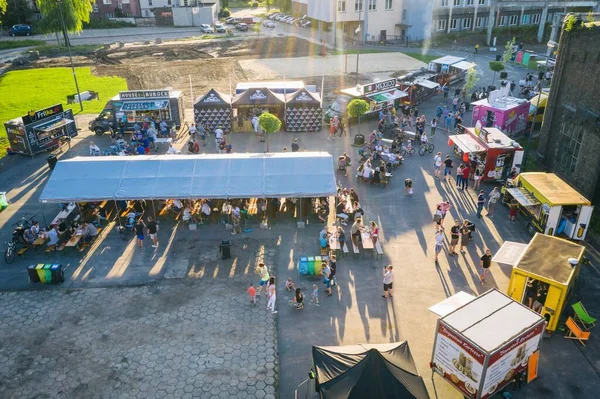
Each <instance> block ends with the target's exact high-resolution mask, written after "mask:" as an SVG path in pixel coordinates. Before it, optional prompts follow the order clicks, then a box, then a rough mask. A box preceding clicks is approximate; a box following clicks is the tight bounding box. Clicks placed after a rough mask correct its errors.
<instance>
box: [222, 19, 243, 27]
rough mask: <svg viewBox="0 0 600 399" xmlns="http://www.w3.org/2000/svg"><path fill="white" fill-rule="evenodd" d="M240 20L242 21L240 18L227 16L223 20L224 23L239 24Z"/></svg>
mask: <svg viewBox="0 0 600 399" xmlns="http://www.w3.org/2000/svg"><path fill="white" fill-rule="evenodd" d="M240 22H242V20H241V18H236V17H229V18H227V19H226V20H225V23H226V24H231V25H235V24H239V23H240Z"/></svg>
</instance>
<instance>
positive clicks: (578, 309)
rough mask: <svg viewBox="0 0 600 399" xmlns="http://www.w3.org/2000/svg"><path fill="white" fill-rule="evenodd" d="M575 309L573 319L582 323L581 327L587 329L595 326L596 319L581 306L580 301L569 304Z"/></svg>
mask: <svg viewBox="0 0 600 399" xmlns="http://www.w3.org/2000/svg"><path fill="white" fill-rule="evenodd" d="M571 306H572V307H573V310H574V311H575V320H577V321H579V322H580V323H581V324H583V328H585V329H586V330H589V329H590V328H592V327H596V319H594V318H593V317H592V316H590V314H589V313H588V312H587V310H585V308H584V307H583V303H581V301H579V302H577V303H574V304H573V305H571Z"/></svg>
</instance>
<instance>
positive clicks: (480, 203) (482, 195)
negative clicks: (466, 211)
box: [477, 190, 485, 219]
mask: <svg viewBox="0 0 600 399" xmlns="http://www.w3.org/2000/svg"><path fill="white" fill-rule="evenodd" d="M484 204H485V191H483V190H481V191H480V192H479V195H477V217H478V218H479V219H481V211H482V210H483V205H484Z"/></svg>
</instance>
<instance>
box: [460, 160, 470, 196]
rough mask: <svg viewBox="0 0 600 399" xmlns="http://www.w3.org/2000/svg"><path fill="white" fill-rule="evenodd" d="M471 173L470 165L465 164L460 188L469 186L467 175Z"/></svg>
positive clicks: (463, 188) (464, 188)
mask: <svg viewBox="0 0 600 399" xmlns="http://www.w3.org/2000/svg"><path fill="white" fill-rule="evenodd" d="M470 174H471V165H469V164H466V166H465V167H464V168H463V170H462V175H463V178H462V181H461V190H466V189H468V188H469V175H470Z"/></svg>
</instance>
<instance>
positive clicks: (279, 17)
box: [275, 14, 288, 21]
mask: <svg viewBox="0 0 600 399" xmlns="http://www.w3.org/2000/svg"><path fill="white" fill-rule="evenodd" d="M287 17H288V16H287V15H285V14H279V15H278V16H277V17H275V19H276V20H278V21H283V20H284V19H285V18H287Z"/></svg>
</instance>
